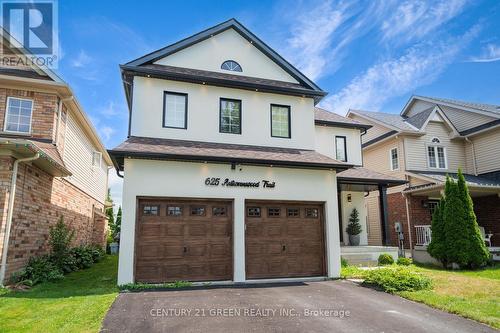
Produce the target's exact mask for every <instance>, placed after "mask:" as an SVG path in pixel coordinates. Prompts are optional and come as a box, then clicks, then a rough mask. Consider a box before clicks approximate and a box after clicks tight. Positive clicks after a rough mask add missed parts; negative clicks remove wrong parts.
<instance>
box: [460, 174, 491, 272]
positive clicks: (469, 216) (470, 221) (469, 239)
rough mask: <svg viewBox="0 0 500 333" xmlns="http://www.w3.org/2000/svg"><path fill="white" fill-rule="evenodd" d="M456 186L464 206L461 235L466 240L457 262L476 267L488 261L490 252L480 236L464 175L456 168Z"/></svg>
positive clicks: (463, 265) (462, 265)
mask: <svg viewBox="0 0 500 333" xmlns="http://www.w3.org/2000/svg"><path fill="white" fill-rule="evenodd" d="M457 187H458V193H459V199H460V200H461V201H462V205H463V207H464V217H463V223H464V225H463V227H464V229H463V235H464V239H465V240H466V242H465V247H464V248H462V249H461V251H460V255H459V261H457V263H458V264H459V265H460V266H461V267H468V268H477V267H480V266H483V265H485V264H486V263H487V262H488V259H489V257H490V254H489V251H488V249H487V248H486V245H485V244H484V241H483V238H482V236H481V232H480V230H479V226H478V224H477V219H476V214H475V213H474V204H473V202H472V198H471V196H470V193H469V189H468V188H467V184H466V182H465V177H464V175H463V174H462V170H460V169H459V170H458V182H457Z"/></svg>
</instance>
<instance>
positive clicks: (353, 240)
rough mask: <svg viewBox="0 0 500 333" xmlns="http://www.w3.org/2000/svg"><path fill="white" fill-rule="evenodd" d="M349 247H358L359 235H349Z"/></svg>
mask: <svg viewBox="0 0 500 333" xmlns="http://www.w3.org/2000/svg"><path fill="white" fill-rule="evenodd" d="M349 245H351V246H358V245H359V235H349Z"/></svg>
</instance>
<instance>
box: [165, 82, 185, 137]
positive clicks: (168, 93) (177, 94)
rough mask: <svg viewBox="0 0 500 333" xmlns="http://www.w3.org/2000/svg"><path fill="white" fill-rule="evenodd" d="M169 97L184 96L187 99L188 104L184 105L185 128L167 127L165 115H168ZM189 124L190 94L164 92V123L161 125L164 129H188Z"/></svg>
mask: <svg viewBox="0 0 500 333" xmlns="http://www.w3.org/2000/svg"><path fill="white" fill-rule="evenodd" d="M167 95H176V96H184V98H185V99H186V103H185V105H184V127H178V126H167V125H166V124H165V115H166V114H167ZM187 123H188V94H187V93H181V92H177V91H167V90H164V91H163V114H162V122H161V125H162V127H163V128H175V129H187Z"/></svg>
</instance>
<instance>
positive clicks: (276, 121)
mask: <svg viewBox="0 0 500 333" xmlns="http://www.w3.org/2000/svg"><path fill="white" fill-rule="evenodd" d="M290 132H291V129H290V107H289V106H287V105H276V104H271V136H272V137H277V138H288V139H289V138H291V133H290Z"/></svg>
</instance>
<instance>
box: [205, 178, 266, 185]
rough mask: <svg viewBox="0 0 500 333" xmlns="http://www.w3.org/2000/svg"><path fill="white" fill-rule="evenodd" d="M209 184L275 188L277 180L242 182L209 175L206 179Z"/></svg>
mask: <svg viewBox="0 0 500 333" xmlns="http://www.w3.org/2000/svg"><path fill="white" fill-rule="evenodd" d="M205 185H207V186H224V187H257V188H260V187H261V186H262V188H274V187H275V186H276V182H273V181H270V180H261V181H256V182H240V181H237V180H233V179H229V178H225V179H222V178H218V177H208V178H206V179H205Z"/></svg>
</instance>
